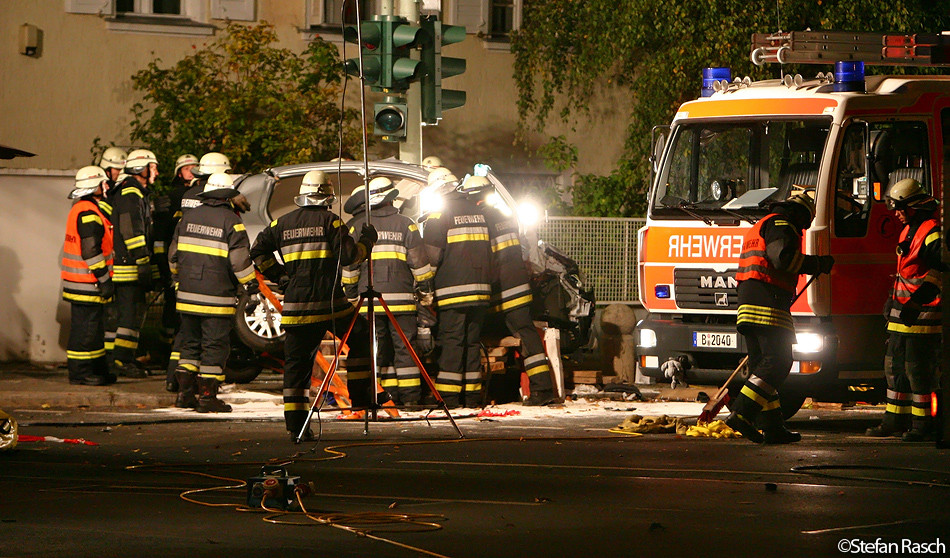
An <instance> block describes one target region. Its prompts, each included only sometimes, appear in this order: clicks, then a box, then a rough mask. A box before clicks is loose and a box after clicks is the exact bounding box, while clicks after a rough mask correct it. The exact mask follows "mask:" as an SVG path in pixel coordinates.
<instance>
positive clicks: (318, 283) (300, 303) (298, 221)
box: [185, 206, 366, 327]
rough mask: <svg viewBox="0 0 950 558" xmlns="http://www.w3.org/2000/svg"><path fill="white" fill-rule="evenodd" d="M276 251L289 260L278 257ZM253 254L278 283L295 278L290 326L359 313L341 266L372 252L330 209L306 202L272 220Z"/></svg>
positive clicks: (287, 312)
mask: <svg viewBox="0 0 950 558" xmlns="http://www.w3.org/2000/svg"><path fill="white" fill-rule="evenodd" d="M185 215H186V216H187V213H186V214H185ZM275 251H276V252H279V253H280V257H281V259H282V260H283V261H284V264H283V265H280V263H279V262H278V261H277V258H275V257H274V252H275ZM251 257H252V258H253V259H254V263H255V264H256V265H257V268H258V269H259V270H260V271H261V273H263V274H264V275H265V276H267V278H269V279H270V280H272V281H274V282H277V281H278V280H279V279H280V277H281V276H282V275H287V276H288V277H289V279H290V281H289V283H288V284H287V287H286V288H285V289H284V311H283V313H282V316H281V325H283V326H284V327H294V326H300V325H306V324H313V323H318V322H323V321H328V320H333V319H336V318H339V317H342V316H349V315H351V314H352V313H353V311H354V308H353V305H352V304H350V302H349V301H347V299H346V296H345V295H344V293H343V287H342V285H341V283H340V269H339V268H338V267H337V262H338V261H339V265H341V266H346V265H351V264H358V263H359V262H361V261H363V258H365V257H366V249H365V248H364V247H363V245H362V244H358V243H357V242H356V241H354V240H353V238H352V237H350V234H349V233H348V232H347V230H346V227H345V226H344V225H343V222H342V221H340V218H339V217H337V216H336V215H335V214H334V213H332V212H330V211H329V210H328V209H327V208H325V207H320V206H305V207H300V208H298V209H296V210H294V211H292V212H290V213H288V214H287V215H284V216H283V217H281V218H279V219H277V220H275V221H273V222H271V224H270V225H269V226H268V227H267V228H265V229H264V230H263V231H261V233H260V234H259V235H258V236H257V239H256V240H255V241H254V247H253V248H251Z"/></svg>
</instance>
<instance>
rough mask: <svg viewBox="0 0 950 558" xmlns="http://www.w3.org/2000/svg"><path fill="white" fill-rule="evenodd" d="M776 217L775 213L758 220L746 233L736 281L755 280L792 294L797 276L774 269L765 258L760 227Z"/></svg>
mask: <svg viewBox="0 0 950 558" xmlns="http://www.w3.org/2000/svg"><path fill="white" fill-rule="evenodd" d="M776 217H779V215H778V214H776V213H772V214H770V215H766V216H765V217H763V218H762V219H759V220H758V222H756V224H755V226H753V227H752V228H751V229H750V230H749V232H747V233H746V235H745V239H743V241H742V252H741V253H740V254H739V270H738V272H737V273H736V280H738V281H746V280H748V279H757V280H759V281H763V282H765V283H769V284H772V285H775V286H776V287H779V288H781V289H784V290H786V291H789V292H791V293H793V294H794V293H795V285H796V284H797V283H798V274H797V273H789V272H787V271H783V270H780V269H776V268H775V266H774V265H772V263H771V262H770V261H769V260H768V258H767V257H766V252H765V248H766V247H765V239H764V238H762V225H764V224H765V223H767V222H769V221H771V220H772V219H775V218H776Z"/></svg>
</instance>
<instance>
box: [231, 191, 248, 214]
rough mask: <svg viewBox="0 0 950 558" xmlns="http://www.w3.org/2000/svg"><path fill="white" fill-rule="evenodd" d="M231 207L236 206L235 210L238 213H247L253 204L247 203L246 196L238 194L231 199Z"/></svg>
mask: <svg viewBox="0 0 950 558" xmlns="http://www.w3.org/2000/svg"><path fill="white" fill-rule="evenodd" d="M231 205H233V206H234V209H236V210H237V212H238V213H247V212H248V211H250V210H251V202H249V201H247V198H246V197H244V194H238V195H236V196H234V197H233V198H231Z"/></svg>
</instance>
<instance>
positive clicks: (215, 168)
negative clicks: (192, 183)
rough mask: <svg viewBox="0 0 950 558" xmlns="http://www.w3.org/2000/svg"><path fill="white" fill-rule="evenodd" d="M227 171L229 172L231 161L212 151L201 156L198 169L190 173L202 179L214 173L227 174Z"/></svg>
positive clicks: (225, 156)
mask: <svg viewBox="0 0 950 558" xmlns="http://www.w3.org/2000/svg"><path fill="white" fill-rule="evenodd" d="M229 170H231V160H230V159H228V157H227V155H225V154H224V153H218V152H217V151H212V152H211V153H205V154H204V155H202V156H201V161H199V162H198V168H196V169H194V170H192V171H191V173H192V174H194V175H195V176H197V177H199V178H204V177H206V176H211V175H212V174H214V173H216V172H228V171H229Z"/></svg>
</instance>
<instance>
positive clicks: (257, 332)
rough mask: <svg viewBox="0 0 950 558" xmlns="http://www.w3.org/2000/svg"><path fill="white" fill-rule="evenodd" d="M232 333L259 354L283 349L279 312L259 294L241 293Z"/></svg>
mask: <svg viewBox="0 0 950 558" xmlns="http://www.w3.org/2000/svg"><path fill="white" fill-rule="evenodd" d="M234 322H235V323H234V332H235V334H237V337H238V339H240V340H241V342H242V343H244V344H245V345H247V346H248V347H249V348H250V349H252V350H254V351H256V352H259V353H265V352H266V353H280V352H283V349H284V337H286V334H285V333H284V329H283V328H282V327H281V325H280V312H279V311H277V309H276V308H275V307H274V305H273V304H271V302H270V301H269V300H267V298H265V297H264V296H262V295H260V294H256V295H254V297H253V298H251V297H250V296H248V295H247V293H242V294H241V298H240V299H239V300H238V305H237V312H236V313H235V320H234Z"/></svg>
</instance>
